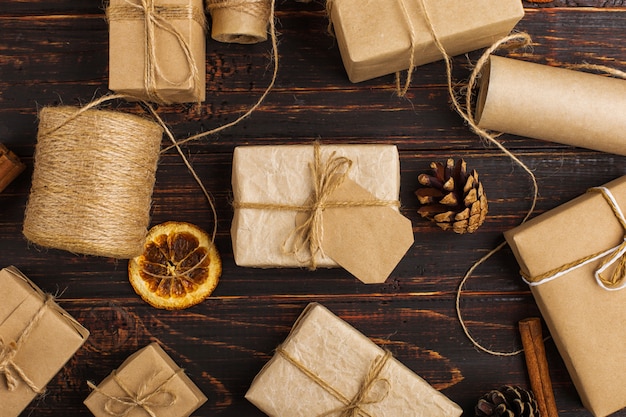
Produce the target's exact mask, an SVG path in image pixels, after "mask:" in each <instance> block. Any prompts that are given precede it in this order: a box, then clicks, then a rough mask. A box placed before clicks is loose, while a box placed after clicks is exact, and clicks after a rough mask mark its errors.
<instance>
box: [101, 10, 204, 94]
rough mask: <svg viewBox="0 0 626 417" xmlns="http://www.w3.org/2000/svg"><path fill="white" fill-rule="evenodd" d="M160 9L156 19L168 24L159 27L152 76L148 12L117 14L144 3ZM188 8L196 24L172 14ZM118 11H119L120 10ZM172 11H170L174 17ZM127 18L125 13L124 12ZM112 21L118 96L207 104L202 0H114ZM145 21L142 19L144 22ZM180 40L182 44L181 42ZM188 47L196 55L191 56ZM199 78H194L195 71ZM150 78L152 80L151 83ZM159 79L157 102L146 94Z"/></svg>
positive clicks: (112, 75)
mask: <svg viewBox="0 0 626 417" xmlns="http://www.w3.org/2000/svg"><path fill="white" fill-rule="evenodd" d="M144 2H145V3H147V4H154V7H155V15H156V16H158V17H159V18H160V17H162V18H163V19H165V20H166V24H167V25H171V27H169V28H168V29H165V28H163V27H161V26H163V24H162V22H161V21H159V22H157V23H158V24H155V25H154V39H155V41H154V53H155V56H154V59H152V60H151V61H152V65H153V66H154V67H155V69H154V71H153V72H151V71H149V70H147V69H146V65H147V64H148V63H149V62H148V59H149V58H148V57H149V56H150V50H151V49H150V48H149V47H148V42H147V31H146V25H145V24H144V19H143V17H141V16H143V13H138V12H134V13H135V14H136V16H135V17H134V18H124V17H119V16H118V17H113V15H112V13H111V12H112V11H113V10H120V9H119V8H130V10H132V9H133V5H135V6H137V5H141V4H142V3H144ZM184 7H187V8H189V9H190V10H192V11H193V13H194V15H195V16H196V19H193V18H191V17H189V15H188V13H187V14H186V13H182V12H179V13H180V14H182V16H175V17H173V16H170V15H168V13H170V14H175V13H174V12H173V11H172V10H175V8H178V9H176V10H180V9H181V8H184ZM116 8H117V9H116ZM168 8H169V10H170V11H169V12H168ZM122 14H123V13H122ZM107 15H108V18H109V89H111V90H113V91H115V92H116V93H123V94H128V95H130V96H133V97H134V98H136V99H142V100H147V101H162V102H164V103H185V102H200V101H204V99H205V90H206V64H205V61H206V51H205V44H206V40H205V33H204V32H205V23H204V20H203V19H204V8H203V3H202V0H111V1H110V5H109V7H108V9H107ZM139 17H141V18H139ZM177 36H180V37H181V39H177ZM181 41H182V42H184V43H185V44H186V45H187V46H188V48H189V51H190V53H191V58H188V57H186V55H185V49H184V47H183V46H182V45H181ZM194 70H195V71H196V72H197V76H196V77H192V78H190V76H191V74H192V72H191V71H194ZM147 76H148V78H146V77H147ZM150 77H154V80H155V83H156V94H157V95H158V97H159V98H158V99H156V98H155V97H153V96H152V95H151V94H150V93H149V92H148V91H147V90H146V82H149V81H146V80H149V79H150Z"/></svg>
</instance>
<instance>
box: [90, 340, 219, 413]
mask: <svg viewBox="0 0 626 417" xmlns="http://www.w3.org/2000/svg"><path fill="white" fill-rule="evenodd" d="M88 384H89V386H90V388H92V389H93V390H94V391H93V392H92V393H91V394H89V396H88V397H87V399H85V401H84V403H85V405H86V406H87V408H89V410H90V411H91V412H92V413H93V415H94V416H96V417H111V416H121V415H123V416H126V417H144V416H146V415H149V416H165V415H167V416H168V417H187V416H189V415H191V413H193V412H194V411H195V410H197V409H198V408H199V407H200V406H201V405H202V404H204V403H205V402H206V400H207V398H206V396H205V395H204V394H203V393H202V391H200V389H199V388H198V387H197V386H196V385H195V384H194V383H193V381H192V380H191V379H190V378H189V377H188V376H187V375H186V374H185V373H184V372H183V370H182V369H181V368H179V367H178V365H176V363H175V362H174V361H173V360H172V358H170V357H169V356H168V355H167V353H165V351H164V350H163V349H162V348H161V346H159V344H158V343H151V344H149V345H148V346H146V347H144V348H142V349H140V350H138V351H137V352H135V353H133V354H132V355H131V356H129V357H128V358H127V359H126V360H125V361H124V362H123V363H122V365H120V367H119V368H118V369H117V370H115V371H113V372H112V373H111V375H109V376H108V377H106V378H105V379H104V381H102V382H101V383H100V384H99V385H98V386H95V385H94V384H92V383H91V382H89V383H88Z"/></svg>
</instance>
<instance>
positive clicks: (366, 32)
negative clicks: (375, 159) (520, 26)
mask: <svg viewBox="0 0 626 417" xmlns="http://www.w3.org/2000/svg"><path fill="white" fill-rule="evenodd" d="M327 9H328V14H329V19H330V21H331V23H332V26H333V28H334V32H335V36H336V37H337V44H338V45H339V51H340V52H341V58H342V60H343V63H344V66H345V68H346V72H347V73H348V77H349V78H350V81H352V82H354V83H356V82H361V81H365V80H369V79H372V78H376V77H379V76H381V75H386V74H392V73H394V72H397V71H402V70H406V69H409V68H410V69H412V68H413V67H415V66H419V65H423V64H427V63H429V62H434V61H438V60H440V59H442V58H443V56H442V54H441V51H440V50H439V49H438V48H437V46H436V45H435V41H434V36H436V37H437V39H439V41H440V42H441V44H442V45H443V47H444V48H445V50H446V51H447V52H448V54H449V55H450V56H454V55H458V54H462V53H465V52H469V51H473V50H475V49H479V48H483V47H486V46H489V45H491V44H492V43H493V42H495V41H496V40H497V39H499V38H501V37H502V36H504V35H507V34H508V33H509V32H510V31H511V29H513V27H515V25H516V24H517V22H519V21H520V20H521V19H522V17H523V16H524V9H523V7H522V2H521V0H498V1H494V0H464V1H459V0H328V2H327Z"/></svg>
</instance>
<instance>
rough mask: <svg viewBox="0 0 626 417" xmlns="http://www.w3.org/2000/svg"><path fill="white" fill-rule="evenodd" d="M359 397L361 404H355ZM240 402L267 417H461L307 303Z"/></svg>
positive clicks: (399, 367) (406, 371) (440, 397)
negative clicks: (350, 411) (353, 415)
mask: <svg viewBox="0 0 626 417" xmlns="http://www.w3.org/2000/svg"><path fill="white" fill-rule="evenodd" d="M357 397H360V400H358V399H356V398H357ZM246 399H248V400H249V401H250V402H252V403H253V404H254V405H256V406H257V407H258V408H259V409H260V410H261V411H263V412H264V413H266V414H267V415H268V416H270V417H278V416H290V417H299V416H302V417H304V416H306V417H308V416H319V415H328V416H339V415H343V414H342V412H344V411H345V410H346V408H347V406H348V404H350V403H351V404H353V405H354V406H355V407H358V410H359V411H361V413H358V414H359V415H364V416H373V417H391V416H393V417H402V416H429V417H443V416H449V417H452V416H460V415H461V413H462V410H461V408H460V407H459V406H458V405H457V404H455V403H454V402H452V401H451V400H450V399H448V398H447V397H446V396H444V395H443V394H442V393H440V392H439V391H437V390H436V389H434V388H433V387H432V386H430V385H429V384H428V383H427V382H426V381H424V380H423V379H422V378H420V377H419V376H418V375H416V374H415V373H413V371H411V370H410V369H409V368H407V367H406V366H404V365H403V364H402V363H400V362H399V361H398V360H397V359H395V358H394V357H393V356H390V355H389V354H388V352H386V351H384V350H383V349H381V348H380V347H379V346H377V345H376V344H374V343H373V342H372V341H371V340H370V339H368V338H367V337H365V336H364V335H363V334H361V333H360V332H358V331H357V330H356V329H354V328H353V327H351V326H350V325H349V324H348V323H346V322H345V321H343V320H342V319H340V318H339V317H337V316H336V315H334V314H333V313H332V312H330V311H329V310H328V309H326V308H325V307H324V306H322V305H320V304H317V303H311V304H309V305H308V306H307V308H306V309H305V310H304V312H303V313H302V314H301V316H300V317H299V318H298V320H297V321H296V323H295V325H294V327H293V328H292V330H291V332H290V333H289V336H288V337H287V339H286V340H285V341H284V343H283V344H282V345H281V346H279V347H278V348H277V351H276V354H275V355H274V356H273V357H272V359H270V361H269V362H268V363H267V364H266V365H265V366H264V367H263V369H262V370H261V371H260V372H259V374H258V375H257V376H256V377H255V378H254V381H253V382H252V385H251V386H250V389H249V390H248V392H247V393H246Z"/></svg>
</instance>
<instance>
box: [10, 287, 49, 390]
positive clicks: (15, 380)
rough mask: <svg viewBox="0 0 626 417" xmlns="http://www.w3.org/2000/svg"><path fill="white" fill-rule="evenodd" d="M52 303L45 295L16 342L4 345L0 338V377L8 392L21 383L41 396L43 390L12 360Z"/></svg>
mask: <svg viewBox="0 0 626 417" xmlns="http://www.w3.org/2000/svg"><path fill="white" fill-rule="evenodd" d="M53 301H54V297H53V296H52V295H50V294H46V295H45V298H44V302H43V304H42V305H41V307H40V308H39V310H37V312H36V313H35V315H34V316H33V317H32V318H31V319H30V321H29V322H28V324H27V325H26V327H25V328H24V330H22V333H20V335H19V336H18V338H17V340H15V341H11V342H9V343H6V342H5V341H4V339H2V338H1V337H0V375H2V376H4V380H5V382H6V384H7V388H8V390H9V391H15V390H16V389H17V387H18V385H19V383H20V381H22V382H24V384H26V386H27V387H28V388H30V389H31V390H32V391H33V392H35V393H37V394H41V393H42V392H43V389H41V388H39V387H37V385H35V383H34V382H33V381H32V379H30V378H29V377H28V375H26V373H25V372H24V370H23V369H22V368H21V367H20V366H19V365H18V364H16V363H15V361H14V359H15V355H17V352H18V351H19V349H20V347H21V346H23V345H24V343H25V341H26V340H27V339H28V336H30V334H31V332H32V331H33V329H34V328H35V325H36V324H37V323H38V322H39V320H40V319H41V317H43V314H44V312H45V310H46V307H47V306H48V305H49V304H50V303H52V302H53Z"/></svg>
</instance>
